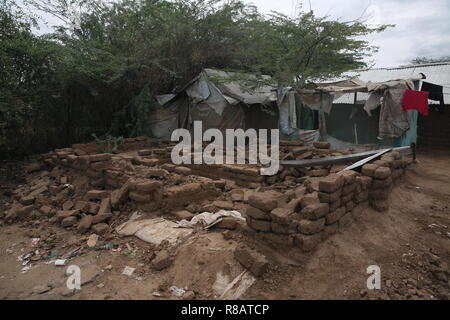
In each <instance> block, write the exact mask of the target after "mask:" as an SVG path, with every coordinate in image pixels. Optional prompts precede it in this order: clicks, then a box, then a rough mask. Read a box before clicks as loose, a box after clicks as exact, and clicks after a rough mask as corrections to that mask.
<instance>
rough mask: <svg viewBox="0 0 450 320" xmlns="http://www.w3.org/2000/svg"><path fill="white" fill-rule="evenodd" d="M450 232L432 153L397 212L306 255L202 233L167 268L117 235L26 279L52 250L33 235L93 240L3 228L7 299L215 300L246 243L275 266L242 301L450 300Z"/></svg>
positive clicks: (6, 183) (0, 286)
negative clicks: (77, 273)
mask: <svg viewBox="0 0 450 320" xmlns="http://www.w3.org/2000/svg"><path fill="white" fill-rule="evenodd" d="M5 168H6V167H3V169H4V173H5V174H4V175H3V178H2V181H1V185H2V190H4V192H7V190H9V188H10V187H11V188H12V187H13V186H14V185H17V184H18V183H19V182H18V181H16V180H15V175H14V171H13V169H11V168H9V167H8V169H7V170H6V169H5ZM6 171H7V172H8V174H7V175H6ZM449 227H450V152H449V151H437V150H431V151H429V152H426V153H421V154H419V155H418V162H417V163H415V164H413V165H411V166H410V167H409V169H408V170H407V174H406V175H405V176H404V177H403V178H402V181H401V183H400V184H398V185H397V186H396V187H395V188H394V189H393V191H392V195H391V196H390V209H389V211H387V212H384V213H379V212H377V211H375V210H373V209H371V208H369V207H367V208H364V210H363V213H362V214H361V216H360V217H359V218H357V221H356V222H354V223H352V224H351V225H349V226H348V227H346V228H345V229H343V230H341V231H340V232H339V233H338V234H336V235H334V236H332V237H331V238H329V239H328V240H327V241H325V242H323V243H321V244H320V245H319V246H318V248H317V249H316V250H314V251H313V252H311V253H308V254H305V253H300V252H298V250H297V249H293V248H285V247H280V246H275V245H268V244H265V243H263V242H262V241H260V239H259V238H258V236H255V235H254V233H252V232H251V231H250V230H249V229H248V228H247V227H246V226H245V223H243V224H242V225H240V226H239V228H238V229H236V230H233V231H224V230H222V229H211V230H209V231H198V232H196V233H194V235H193V236H192V237H190V238H189V239H188V240H187V241H186V242H184V243H182V244H181V245H180V246H179V247H177V248H168V250H169V251H171V253H172V254H173V256H174V261H173V263H172V264H171V265H170V266H169V267H168V268H166V269H164V270H162V271H157V270H155V269H154V268H152V267H151V266H150V261H151V260H152V258H153V256H154V249H155V248H153V247H152V246H151V245H149V244H147V243H145V242H143V241H141V240H139V239H137V238H135V237H118V236H111V237H110V238H108V239H101V240H99V246H98V247H97V248H95V249H83V250H80V252H77V253H76V254H75V256H74V257H73V258H72V259H70V261H68V262H67V264H66V266H55V265H54V264H46V263H45V262H46V261H49V260H51V259H40V260H37V261H31V264H32V267H31V269H30V270H28V271H26V272H25V273H22V272H21V269H22V268H23V265H22V262H21V261H18V257H19V256H20V255H23V254H26V253H28V252H30V251H34V250H39V249H41V250H42V249H48V248H39V243H38V245H37V246H33V244H32V243H31V241H32V238H33V237H36V236H39V237H41V238H42V239H45V238H46V237H51V236H49V235H48V234H51V231H52V232H54V234H55V235H54V236H53V237H51V239H52V241H51V244H52V245H53V246H54V248H53V249H52V250H54V251H58V252H62V253H68V252H70V251H71V250H73V248H77V247H80V246H82V245H84V244H85V243H86V241H87V237H88V235H86V236H80V235H78V234H74V233H73V232H70V231H66V230H64V229H62V228H60V227H56V226H47V225H46V226H45V228H44V226H41V225H40V224H39V222H37V223H35V224H34V225H29V224H20V223H18V224H13V225H2V226H1V227H0V298H2V299H101V300H103V299H178V298H177V297H176V296H174V295H173V294H172V293H171V292H170V290H169V288H170V287H171V286H176V287H178V288H183V289H184V290H185V291H192V294H191V295H190V297H191V298H195V299H217V298H219V297H220V292H221V290H223V286H224V285H226V284H227V283H229V282H230V281H231V280H233V279H234V278H235V277H237V276H238V275H239V274H241V273H242V272H243V271H244V268H243V267H242V266H241V265H240V264H239V263H238V262H237V261H236V260H235V259H234V256H233V250H234V249H235V248H236V247H237V246H238V245H239V244H241V243H247V244H248V245H250V246H253V247H257V248H258V249H259V250H260V251H261V252H263V253H264V254H265V255H266V257H267V258H268V260H269V261H270V267H269V271H268V272H267V273H265V274H264V275H263V276H262V277H261V278H259V279H257V280H256V282H255V283H254V284H253V285H252V286H251V287H250V288H249V289H248V290H247V291H246V292H245V293H244V294H243V295H242V296H241V299H448V298H449V297H450V282H449V278H448V276H449V268H448V265H449V264H450V228H449ZM46 245H48V243H47V242H46ZM73 264H75V265H78V266H80V268H81V272H82V276H81V277H82V288H81V290H78V291H76V292H75V293H73V292H71V291H69V290H68V289H67V287H66V285H65V283H66V280H67V275H66V274H65V271H66V268H67V266H68V265H73ZM370 265H377V266H379V267H380V270H381V289H380V290H368V289H367V287H366V281H367V278H368V277H369V274H367V267H368V266H370ZM125 266H130V267H133V268H135V269H136V270H135V272H134V273H133V275H132V276H126V275H123V274H122V270H123V269H124V267H125Z"/></svg>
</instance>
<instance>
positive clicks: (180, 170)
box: [174, 167, 192, 176]
mask: <svg viewBox="0 0 450 320" xmlns="http://www.w3.org/2000/svg"><path fill="white" fill-rule="evenodd" d="M174 171H175V172H176V173H178V174H181V175H183V176H188V175H190V174H192V170H191V169H190V168H187V167H176V168H175V169H174Z"/></svg>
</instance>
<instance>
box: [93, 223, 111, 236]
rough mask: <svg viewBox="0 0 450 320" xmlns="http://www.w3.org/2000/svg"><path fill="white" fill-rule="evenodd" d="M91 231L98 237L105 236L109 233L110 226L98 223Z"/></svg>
mask: <svg viewBox="0 0 450 320" xmlns="http://www.w3.org/2000/svg"><path fill="white" fill-rule="evenodd" d="M91 230H92V232H94V233H96V234H98V235H103V234H105V233H107V232H108V231H109V226H108V225H107V224H106V223H98V224H94V225H93V226H92V227H91Z"/></svg>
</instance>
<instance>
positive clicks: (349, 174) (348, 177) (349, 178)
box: [340, 170, 358, 185]
mask: <svg viewBox="0 0 450 320" xmlns="http://www.w3.org/2000/svg"><path fill="white" fill-rule="evenodd" d="M340 175H341V176H343V177H344V179H345V183H344V184H345V185H347V184H352V183H354V182H355V181H356V178H357V177H358V173H357V172H356V171H353V170H345V171H344V172H341V173H340Z"/></svg>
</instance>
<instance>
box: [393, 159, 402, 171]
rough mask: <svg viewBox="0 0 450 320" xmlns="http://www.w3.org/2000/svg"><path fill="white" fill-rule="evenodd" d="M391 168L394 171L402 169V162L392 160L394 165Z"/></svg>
mask: <svg viewBox="0 0 450 320" xmlns="http://www.w3.org/2000/svg"><path fill="white" fill-rule="evenodd" d="M392 167H393V168H394V169H398V168H401V167H402V160H394V163H393V164H392Z"/></svg>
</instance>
